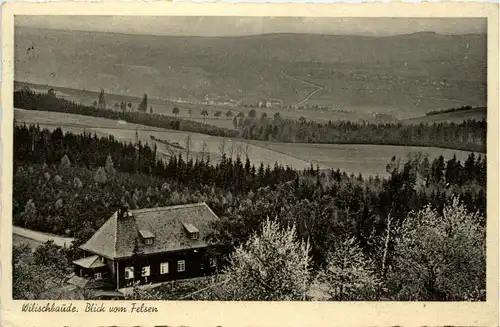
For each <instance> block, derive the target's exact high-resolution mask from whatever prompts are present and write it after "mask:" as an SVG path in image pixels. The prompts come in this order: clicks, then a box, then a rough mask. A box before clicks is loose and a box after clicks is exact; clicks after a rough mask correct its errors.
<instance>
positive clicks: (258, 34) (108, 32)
mask: <svg viewBox="0 0 500 327" xmlns="http://www.w3.org/2000/svg"><path fill="white" fill-rule="evenodd" d="M19 28H22V29H31V30H49V31H61V32H84V33H98V34H118V35H136V36H160V37H161V36H165V37H179V38H200V39H217V38H218V39H230V38H244V37H252V36H271V35H317V36H351V37H352V36H355V37H365V38H391V37H398V36H406V35H415V34H434V35H439V36H465V35H488V33H487V32H485V33H477V32H476V33H438V32H436V31H417V32H412V33H401V34H392V35H366V34H361V33H352V34H329V33H301V32H276V33H249V34H240V35H213V36H202V35H180V34H142V33H125V32H111V31H97V30H82V29H63V28H49V27H34V26H14V32H15V31H16V29H19Z"/></svg>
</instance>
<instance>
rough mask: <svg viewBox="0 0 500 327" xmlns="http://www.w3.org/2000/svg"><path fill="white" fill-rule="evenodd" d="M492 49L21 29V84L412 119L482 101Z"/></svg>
mask: <svg viewBox="0 0 500 327" xmlns="http://www.w3.org/2000/svg"><path fill="white" fill-rule="evenodd" d="M486 45H487V40H486V35H479V34H468V35H439V34H435V33H415V34H409V35H399V36H392V37H363V36H334V35H308V34H269V35H257V36H244V37H222V38H202V37H176V36H140V35H126V34H110V33H96V32H74V31H72V32H69V31H60V30H48V29H30V28H16V30H15V60H16V62H15V79H16V80H17V81H25V82H30V83H35V84H48V85H54V86H64V87H69V88H74V89H82V90H92V91H98V90H99V89H100V88H101V87H102V88H104V89H105V90H106V92H107V93H115V94H123V95H131V96H141V95H142V94H143V93H147V94H148V96H149V97H152V98H169V99H170V98H181V99H188V100H190V101H195V100H203V99H205V98H206V97H209V98H211V99H218V98H220V99H225V100H229V99H232V100H237V101H242V102H243V103H251V104H257V103H258V102H259V101H266V100H267V99H273V101H275V100H276V102H277V103H281V105H283V106H289V105H292V106H293V105H297V104H299V103H300V104H301V105H302V106H315V105H317V106H328V107H333V108H336V109H348V110H353V111H357V110H358V111H363V112H365V113H370V114H377V113H381V114H390V115H392V116H395V117H397V118H410V117H415V116H422V115H424V114H425V113H426V112H428V111H430V110H435V109H442V108H451V107H458V106H461V105H471V106H473V107H475V106H484V105H486V71H487V69H486ZM319 88H321V89H320V90H319V91H317V92H316V93H315V94H313V95H312V96H311V97H310V98H308V97H309V96H310V95H311V93H312V92H314V91H316V90H318V89H319ZM304 99H307V100H305V101H304Z"/></svg>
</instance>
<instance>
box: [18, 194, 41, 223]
mask: <svg viewBox="0 0 500 327" xmlns="http://www.w3.org/2000/svg"><path fill="white" fill-rule="evenodd" d="M21 217H22V218H23V220H24V226H25V227H26V226H27V225H29V224H30V223H32V222H34V221H35V220H36V217H37V211H36V206H35V202H33V199H29V200H28V202H26V205H25V206H24V211H23V212H22V213H21Z"/></svg>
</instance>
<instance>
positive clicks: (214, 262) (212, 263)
mask: <svg viewBox="0 0 500 327" xmlns="http://www.w3.org/2000/svg"><path fill="white" fill-rule="evenodd" d="M216 266H217V260H216V259H215V258H210V267H212V268H213V267H216Z"/></svg>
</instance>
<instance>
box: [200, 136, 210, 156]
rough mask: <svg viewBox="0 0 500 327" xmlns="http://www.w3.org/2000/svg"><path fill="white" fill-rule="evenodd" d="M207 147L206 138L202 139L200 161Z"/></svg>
mask: <svg viewBox="0 0 500 327" xmlns="http://www.w3.org/2000/svg"><path fill="white" fill-rule="evenodd" d="M207 148H208V144H207V141H206V140H203V143H202V144H201V150H200V152H201V160H202V161H205V156H206V154H207Z"/></svg>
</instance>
